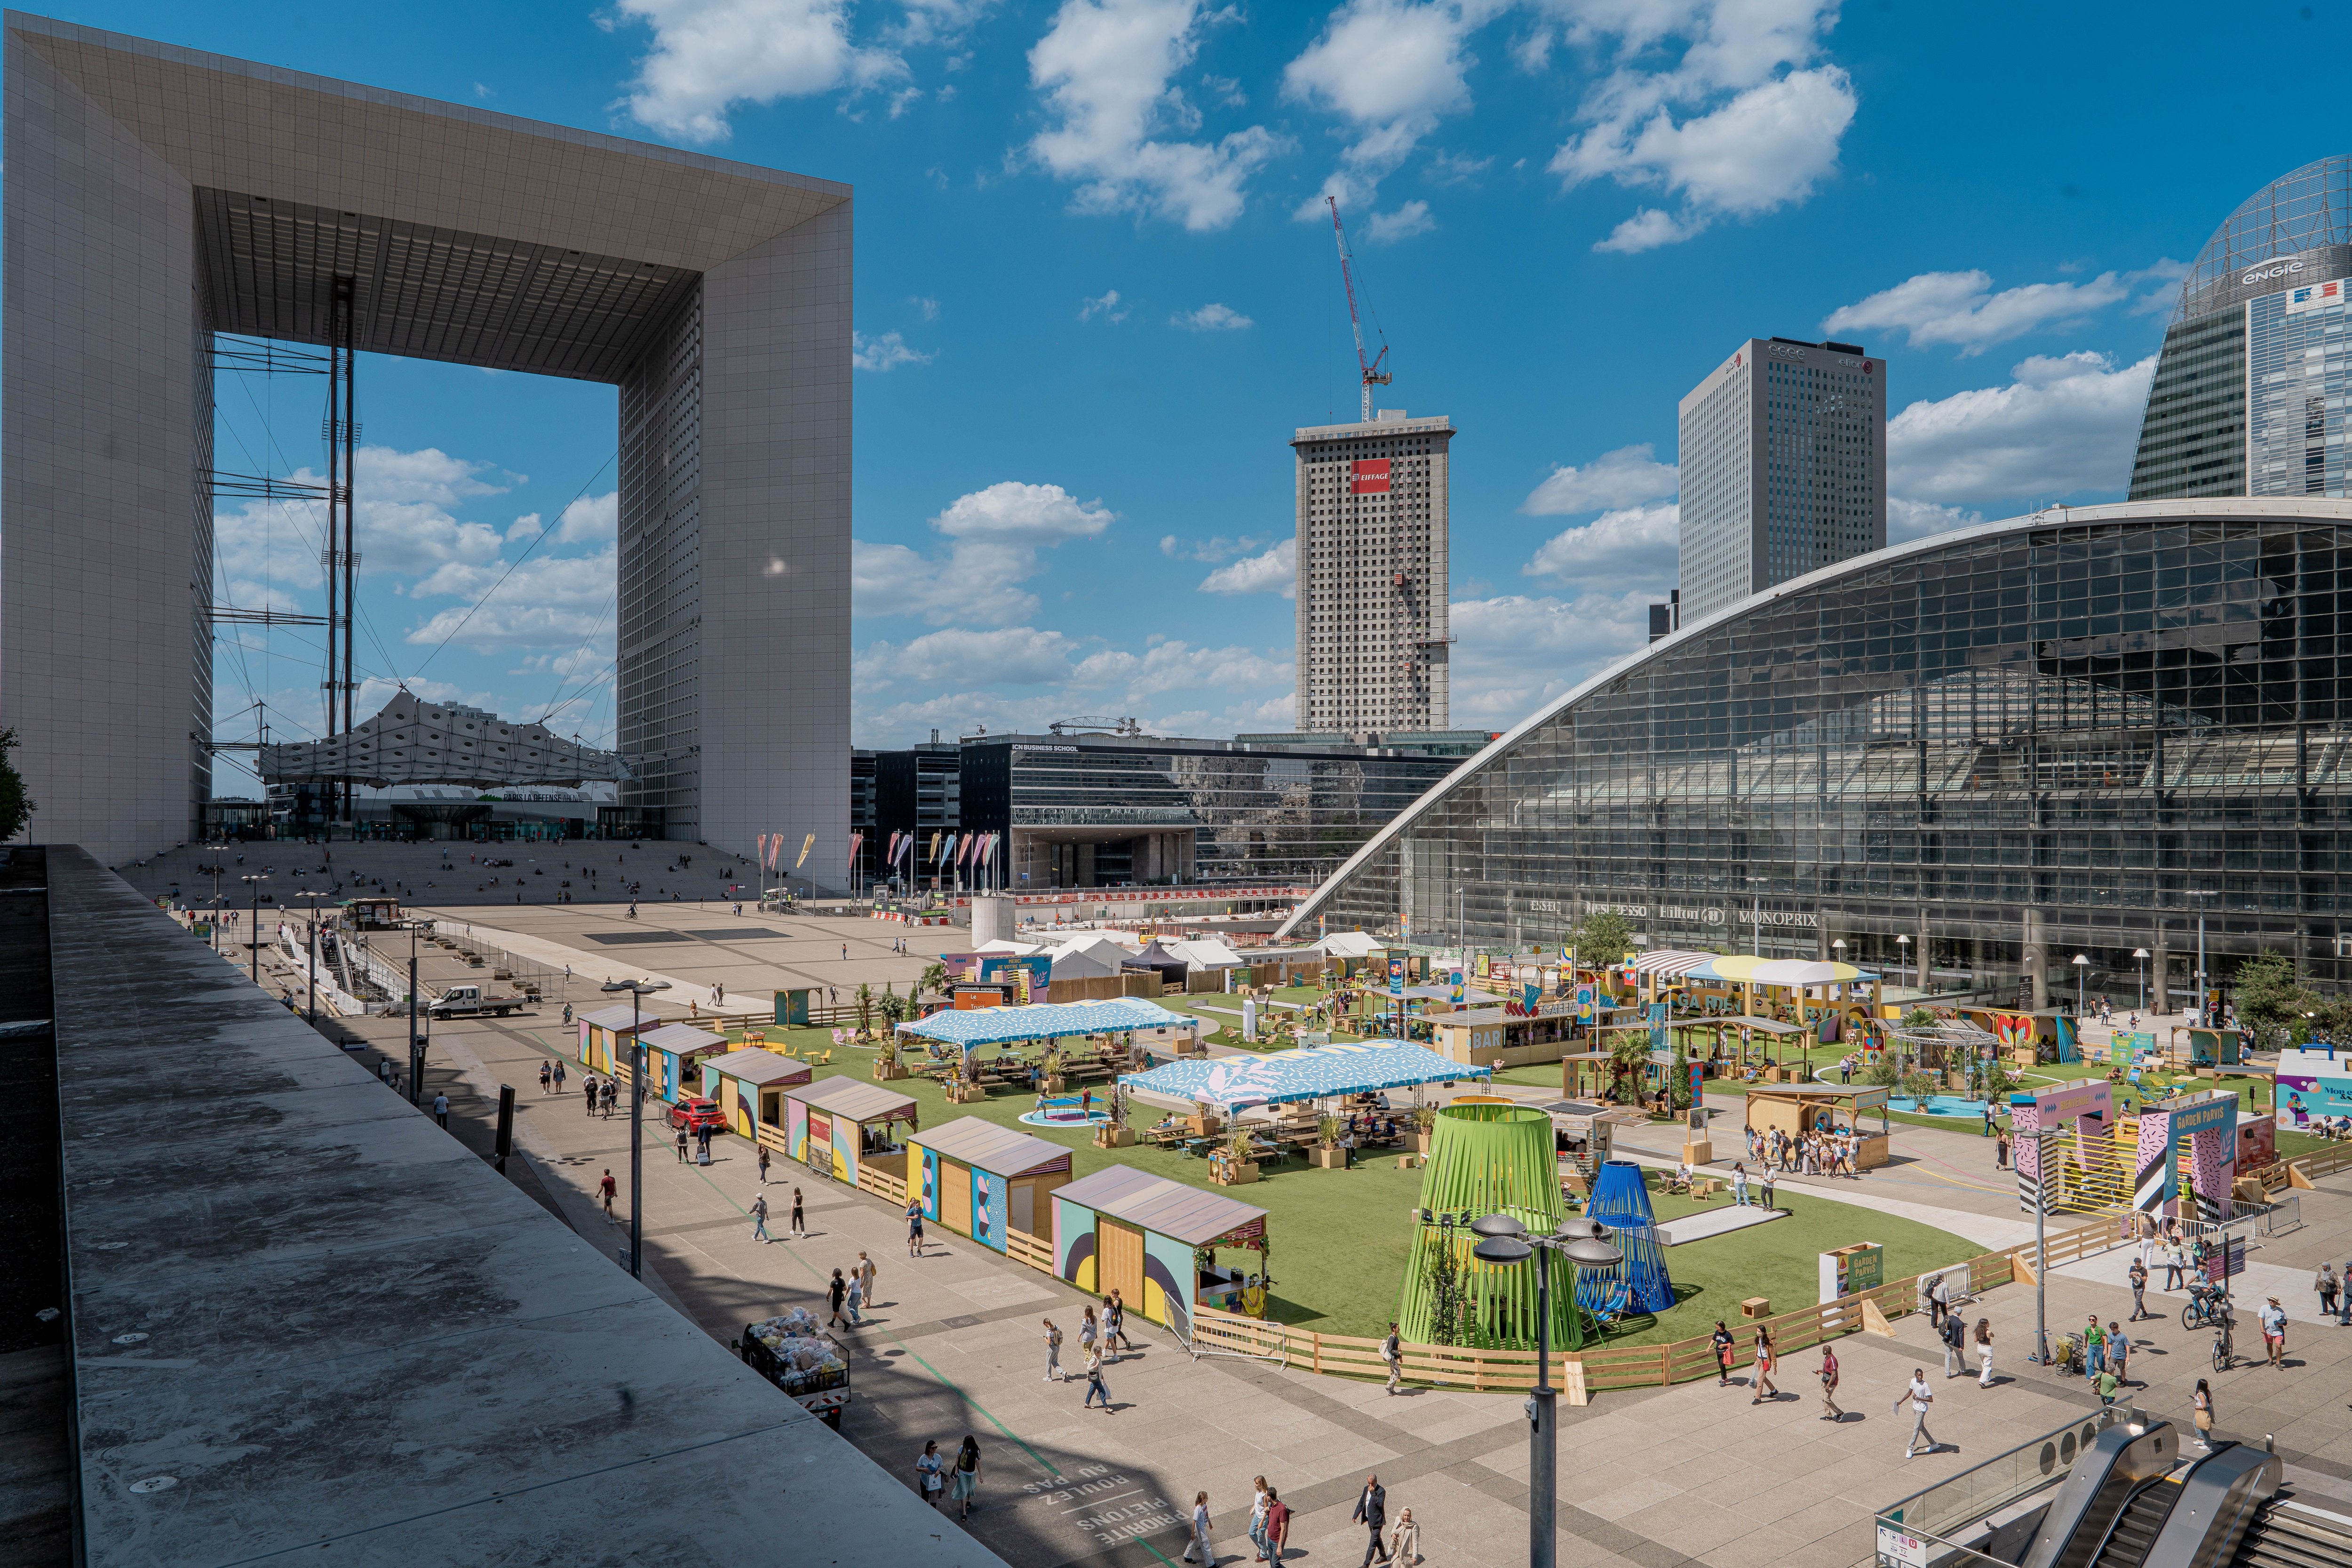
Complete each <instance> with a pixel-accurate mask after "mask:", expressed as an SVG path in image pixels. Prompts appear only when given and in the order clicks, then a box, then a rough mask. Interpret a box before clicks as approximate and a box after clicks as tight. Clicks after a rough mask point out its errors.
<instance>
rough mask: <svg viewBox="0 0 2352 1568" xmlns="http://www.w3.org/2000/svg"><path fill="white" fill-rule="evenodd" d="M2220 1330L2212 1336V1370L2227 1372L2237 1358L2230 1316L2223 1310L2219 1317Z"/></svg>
mask: <svg viewBox="0 0 2352 1568" xmlns="http://www.w3.org/2000/svg"><path fill="white" fill-rule="evenodd" d="M2220 1323H2221V1332H2220V1333H2218V1334H2215V1335H2214V1336H2213V1370H2214V1371H2215V1372H2227V1371H2229V1370H2230V1367H2231V1363H2233V1362H2234V1361H2236V1359H2237V1345H2236V1342H2235V1341H2234V1339H2233V1338H2232V1336H2231V1326H2232V1324H2231V1314H2230V1313H2229V1312H2227V1311H2224V1312H2223V1313H2222V1314H2221V1319H2220Z"/></svg>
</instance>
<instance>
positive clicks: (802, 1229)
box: [793, 1187, 808, 1237]
mask: <svg viewBox="0 0 2352 1568" xmlns="http://www.w3.org/2000/svg"><path fill="white" fill-rule="evenodd" d="M793 1235H794V1236H797V1237H806V1236H807V1235H808V1212H807V1210H806V1209H805V1208H803V1206H802V1203H801V1190H800V1189H799V1188H798V1187H794V1188H793Z"/></svg>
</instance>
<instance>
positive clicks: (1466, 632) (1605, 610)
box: [1447, 591, 1655, 731]
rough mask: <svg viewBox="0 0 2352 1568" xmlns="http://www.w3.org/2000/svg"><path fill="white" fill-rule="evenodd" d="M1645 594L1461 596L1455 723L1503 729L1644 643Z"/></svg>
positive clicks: (1453, 612) (1455, 612)
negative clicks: (1471, 597) (1465, 597)
mask: <svg viewBox="0 0 2352 1568" xmlns="http://www.w3.org/2000/svg"><path fill="white" fill-rule="evenodd" d="M1654 597H1655V595H1653V594H1650V593H1647V592H1633V593H1609V592H1602V591H1594V592H1591V593H1584V594H1579V595H1575V596H1574V597H1567V598H1563V597H1554V596H1550V595H1544V596H1540V597H1538V596H1530V595H1519V594H1510V595H1501V596H1499V597H1495V598H1486V599H1456V600H1455V601H1454V603H1453V604H1452V605H1451V606H1450V607H1449V609H1448V611H1447V615H1448V617H1449V620H1450V622H1451V624H1452V627H1453V631H1454V637H1455V638H1456V639H1457V640H1456V642H1455V644H1454V667H1453V673H1452V688H1453V706H1454V723H1455V724H1456V725H1459V726H1464V727H1468V726H1473V725H1475V726H1482V727H1484V728H1486V729H1489V730H1496V731H1500V730H1506V729H1508V728H1509V727H1510V726H1512V725H1513V724H1516V723H1517V722H1518V721H1520V720H1522V719H1525V718H1526V717H1528V715H1529V714H1530V713H1533V712H1534V711H1535V710H1537V709H1538V707H1540V706H1541V705H1542V704H1544V703H1545V702H1547V701H1549V700H1551V699H1552V698H1555V697H1558V696H1559V695H1560V694H1561V693H1563V692H1566V691H1568V690H1569V689H1571V688H1573V687H1574V686H1575V685H1576V684H1577V683H1578V682H1579V681H1581V680H1583V679H1585V678H1586V677H1587V676H1590V675H1591V674H1592V673H1594V672H1595V671H1597V670H1599V669H1600V668H1601V667H1602V666H1604V665H1606V664H1609V663H1611V662H1612V661H1613V660H1615V659H1618V658H1622V657H1624V656H1625V655H1626V654H1628V653H1631V652H1633V651H1634V650H1635V649H1637V648H1640V647H1643V646H1644V645H1646V644H1647V642H1648V641H1649V636H1650V610H1649V606H1650V602H1651V600H1652V599H1653V598H1654Z"/></svg>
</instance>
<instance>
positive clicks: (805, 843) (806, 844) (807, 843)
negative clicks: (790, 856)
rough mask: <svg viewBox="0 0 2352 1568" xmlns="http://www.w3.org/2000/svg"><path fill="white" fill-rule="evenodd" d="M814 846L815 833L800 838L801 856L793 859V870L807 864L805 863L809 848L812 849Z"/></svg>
mask: <svg viewBox="0 0 2352 1568" xmlns="http://www.w3.org/2000/svg"><path fill="white" fill-rule="evenodd" d="M815 847H816V835H815V834H814V833H812V834H810V835H809V836H808V837H806V838H803V839H802V840H801V858H799V859H797V860H795V861H793V870H795V871H797V870H799V869H800V868H802V867H803V866H805V865H807V864H808V858H809V851H810V850H812V849H814V848H815Z"/></svg>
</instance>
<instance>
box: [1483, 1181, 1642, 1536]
mask: <svg viewBox="0 0 2352 1568" xmlns="http://www.w3.org/2000/svg"><path fill="white" fill-rule="evenodd" d="M1589 1228H1590V1229H1591V1231H1592V1232H1593V1234H1592V1235H1590V1236H1584V1237H1577V1238H1576V1239H1573V1240H1571V1239H1570V1238H1569V1237H1565V1236H1530V1235H1529V1234H1528V1227H1527V1226H1524V1225H1521V1224H1520V1223H1519V1222H1518V1221H1517V1220H1516V1219H1513V1218H1512V1217H1511V1216H1510V1215H1507V1214H1490V1215H1486V1216H1485V1217H1484V1218H1481V1219H1474V1220H1472V1221H1471V1222H1470V1229H1471V1232H1472V1233H1473V1234H1474V1235H1475V1236H1477V1237H1479V1240H1478V1242H1477V1243H1476V1245H1475V1246H1474V1247H1471V1249H1470V1252H1471V1256H1472V1257H1474V1258H1477V1259H1478V1260H1479V1261H1480V1262H1481V1263H1492V1264H1497V1265H1504V1266H1507V1265H1511V1264H1518V1263H1525V1262H1526V1261H1528V1259H1529V1258H1542V1255H1543V1254H1544V1253H1547V1252H1550V1251H1555V1250H1556V1251H1559V1252H1560V1253H1562V1254H1563V1255H1565V1256H1566V1257H1567V1258H1568V1259H1569V1261H1570V1263H1572V1264H1575V1265H1577V1266H1579V1267H1582V1268H1614V1267H1615V1266H1616V1265H1617V1264H1619V1263H1621V1262H1622V1261H1624V1255H1623V1254H1622V1253H1621V1252H1619V1251H1618V1250H1617V1249H1616V1248H1615V1247H1612V1246H1610V1245H1609V1244H1608V1242H1606V1241H1605V1240H1602V1239H1601V1237H1602V1236H1604V1235H1605V1234H1606V1227H1604V1226H1598V1225H1591V1226H1589ZM1557 1398H1558V1396H1557V1392H1556V1391H1555V1390H1554V1389H1553V1387H1552V1385H1551V1263H1550V1260H1549V1259H1548V1258H1545V1259H1543V1260H1542V1261H1541V1262H1539V1263H1538V1265H1537V1268H1536V1385H1535V1387H1534V1389H1533V1390H1532V1391H1530V1393H1529V1394H1528V1406H1527V1409H1528V1568H1553V1564H1554V1562H1555V1556H1556V1552H1557V1550H1558V1546H1559V1537H1558V1534H1557V1531H1558V1530H1559V1524H1558V1522H1557V1518H1558V1512H1559V1410H1558V1404H1557Z"/></svg>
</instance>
